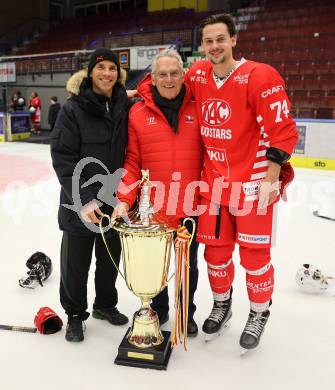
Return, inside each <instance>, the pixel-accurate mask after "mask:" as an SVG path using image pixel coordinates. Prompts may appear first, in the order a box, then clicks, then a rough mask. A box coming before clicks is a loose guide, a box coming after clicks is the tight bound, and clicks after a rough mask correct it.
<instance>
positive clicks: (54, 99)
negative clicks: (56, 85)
mask: <svg viewBox="0 0 335 390" xmlns="http://www.w3.org/2000/svg"><path fill="white" fill-rule="evenodd" d="M50 100H53V101H54V102H55V103H57V100H58V99H57V96H51V97H50Z"/></svg>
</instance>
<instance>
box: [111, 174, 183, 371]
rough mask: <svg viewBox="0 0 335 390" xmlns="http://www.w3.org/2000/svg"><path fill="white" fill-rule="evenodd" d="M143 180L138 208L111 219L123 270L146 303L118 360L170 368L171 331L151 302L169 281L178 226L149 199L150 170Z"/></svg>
mask: <svg viewBox="0 0 335 390" xmlns="http://www.w3.org/2000/svg"><path fill="white" fill-rule="evenodd" d="M143 181H144V184H143V186H142V195H141V199H140V202H139V206H138V210H137V211H136V212H135V213H133V214H131V215H129V216H128V218H126V219H125V220H112V221H111V220H109V221H110V226H112V227H113V228H114V229H115V230H116V231H117V232H118V233H119V236H120V240H121V247H122V255H121V258H122V263H123V269H124V275H122V273H121V272H120V271H119V272H120V273H121V275H122V276H123V278H124V279H125V282H126V284H127V286H128V288H129V290H131V291H132V292H133V293H134V294H135V295H136V296H137V297H139V298H140V299H141V303H142V304H141V308H140V309H139V310H137V311H136V312H135V314H134V317H133V323H132V326H131V328H129V329H128V331H127V333H126V335H125V337H124V338H123V340H122V342H121V344H120V346H119V349H118V356H117V357H116V359H115V363H116V364H120V365H126V366H136V367H146V368H155V369H166V367H167V364H168V361H169V358H170V354H171V340H170V339H171V332H166V331H163V332H162V331H161V330H160V326H159V319H158V315H157V313H156V312H155V311H154V310H152V308H151V307H150V302H151V300H152V298H154V297H155V296H156V295H158V294H159V293H160V292H161V291H162V290H163V289H164V288H165V287H166V285H167V283H168V271H169V266H170V257H171V248H172V244H173V239H174V232H175V231H176V229H175V228H172V227H170V226H168V224H166V223H165V222H163V221H160V220H159V219H158V218H157V216H156V215H155V214H154V212H153V209H152V207H151V204H150V201H149V191H150V182H149V177H148V173H147V176H146V177H145V178H144V179H143ZM106 217H107V218H109V217H108V216H106ZM112 260H113V259H112ZM114 264H115V263H114Z"/></svg>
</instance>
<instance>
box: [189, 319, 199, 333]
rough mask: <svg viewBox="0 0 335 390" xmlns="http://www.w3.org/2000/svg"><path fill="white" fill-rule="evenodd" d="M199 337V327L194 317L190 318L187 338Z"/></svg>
mask: <svg viewBox="0 0 335 390" xmlns="http://www.w3.org/2000/svg"><path fill="white" fill-rule="evenodd" d="M197 335H198V325H197V323H196V322H195V321H194V318H193V317H190V318H189V319H188V322H187V336H188V337H196V336H197Z"/></svg>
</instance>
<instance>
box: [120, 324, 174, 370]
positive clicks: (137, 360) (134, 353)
mask: <svg viewBox="0 0 335 390" xmlns="http://www.w3.org/2000/svg"><path fill="white" fill-rule="evenodd" d="M129 331H130V328H129V329H128V330H127V332H126V335H125V336H124V338H123V340H122V341H121V344H120V346H119V352H118V355H117V357H116V359H115V361H114V363H115V364H118V365H120V366H130V367H139V368H153V369H155V370H166V369H167V365H168V363H169V359H170V355H171V332H167V331H164V330H163V331H162V333H163V337H164V341H163V342H162V344H160V345H158V346H156V347H150V348H137V347H135V346H134V345H132V344H130V343H129V342H128V339H127V336H128V334H129Z"/></svg>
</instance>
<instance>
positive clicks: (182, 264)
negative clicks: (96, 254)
mask: <svg viewBox="0 0 335 390" xmlns="http://www.w3.org/2000/svg"><path fill="white" fill-rule="evenodd" d="M190 220H191V221H192V222H193V224H194V221H193V220H192V219H190ZM184 222H185V221H184ZM193 235H194V229H193V234H190V233H189V232H188V230H187V228H186V227H185V226H181V227H179V228H178V229H177V237H176V239H175V252H176V256H175V305H174V306H175V319H174V324H173V329H172V336H171V345H172V348H173V347H175V346H176V345H178V340H179V342H180V343H182V344H184V349H185V351H186V338H187V322H188V306H189V269H190V246H191V242H192V238H193ZM182 335H183V336H182Z"/></svg>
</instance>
